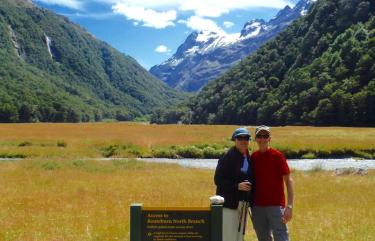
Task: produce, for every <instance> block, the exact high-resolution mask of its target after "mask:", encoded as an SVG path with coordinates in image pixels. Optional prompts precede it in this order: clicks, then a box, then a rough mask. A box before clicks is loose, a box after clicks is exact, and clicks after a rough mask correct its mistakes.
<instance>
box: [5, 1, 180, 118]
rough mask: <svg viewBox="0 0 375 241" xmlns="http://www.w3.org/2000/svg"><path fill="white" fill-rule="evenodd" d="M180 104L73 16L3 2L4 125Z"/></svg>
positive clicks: (130, 114)
mask: <svg viewBox="0 0 375 241" xmlns="http://www.w3.org/2000/svg"><path fill="white" fill-rule="evenodd" d="M181 99H182V97H181V95H180V94H179V93H177V92H176V91H175V90H173V89H171V88H169V87H168V86H167V85H166V84H164V83H163V82H162V81H160V80H158V79H156V78H155V77H153V76H152V75H151V74H149V73H148V72H147V71H146V70H145V69H143V68H142V67H141V66H140V65H139V64H138V63H137V62H136V61H135V60H134V59H133V58H131V57H129V56H126V55H124V54H122V53H120V52H118V51H117V50H115V49H114V48H112V47H110V46H109V45H108V44H106V43H104V42H102V41H99V40H97V39H96V38H95V37H94V36H92V35H91V34H89V33H88V32H87V31H86V30H84V29H83V28H81V27H79V26H78V25H76V24H73V23H72V22H70V21H69V20H68V19H67V18H65V17H63V16H59V15H56V14H54V13H52V12H50V11H47V10H45V9H42V8H39V7H37V6H36V5H34V4H33V3H32V2H31V1H27V0H1V1H0V122H39V121H40V122H81V121H100V120H102V119H105V118H110V119H117V120H133V119H135V118H142V117H144V116H145V115H147V114H150V113H151V111H152V110H153V109H154V108H162V107H166V106H169V105H170V104H172V103H175V102H176V101H180V100H181Z"/></svg>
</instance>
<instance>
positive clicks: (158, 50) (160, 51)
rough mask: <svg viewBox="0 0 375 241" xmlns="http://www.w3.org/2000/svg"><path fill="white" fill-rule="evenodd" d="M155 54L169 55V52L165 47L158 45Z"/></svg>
mask: <svg viewBox="0 0 375 241" xmlns="http://www.w3.org/2000/svg"><path fill="white" fill-rule="evenodd" d="M155 52H157V53H170V52H171V50H170V49H169V48H168V47H167V46H165V45H159V46H158V47H157V48H156V49H155Z"/></svg>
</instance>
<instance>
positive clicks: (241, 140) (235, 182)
mask: <svg viewBox="0 0 375 241" xmlns="http://www.w3.org/2000/svg"><path fill="white" fill-rule="evenodd" d="M232 140H233V141H234V144H235V145H234V147H232V148H231V149H229V150H228V152H227V153H226V154H225V155H224V156H223V157H222V158H220V159H219V161H218V164H217V167H216V171H215V177H214V179H215V184H216V186H217V189H216V195H219V196H222V197H224V205H223V206H224V208H223V241H243V239H244V234H245V230H246V223H247V220H248V210H249V206H250V205H251V199H252V195H251V194H252V190H253V188H252V187H253V186H254V178H253V168H252V165H251V162H250V156H249V151H248V147H249V141H250V132H249V131H248V130H247V129H246V128H244V127H241V128H238V129H236V130H235V131H234V132H233V134H232Z"/></svg>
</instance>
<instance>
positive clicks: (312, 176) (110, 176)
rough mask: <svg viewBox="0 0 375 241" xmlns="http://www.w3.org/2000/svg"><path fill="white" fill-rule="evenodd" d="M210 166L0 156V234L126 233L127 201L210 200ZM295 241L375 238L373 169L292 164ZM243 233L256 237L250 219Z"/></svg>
mask: <svg viewBox="0 0 375 241" xmlns="http://www.w3.org/2000/svg"><path fill="white" fill-rule="evenodd" d="M213 174H214V171H213V170H200V169H193V168H183V167H180V166H177V165H168V164H151V163H142V162H136V161H131V160H130V161H119V160H116V161H101V162H100V161H89V160H85V161H82V160H61V159H50V160H39V159H29V160H22V161H17V162H12V161H7V162H0V183H1V185H0V197H1V198H0V207H1V208H0V240H1V241H3V240H4V241H5V240H6V241H8V240H12V241H13V240H22V241H35V240H64V241H70V240H72V241H76V240H80V241H85V240H100V241H105V240H108V241H109V240H111V241H112V240H129V205H130V204H131V203H134V202H137V203H138V202H142V203H143V204H144V205H145V206H190V207H191V206H202V207H205V206H208V205H209V201H208V198H209V197H210V196H211V195H213V194H214V192H215V186H214V184H213ZM293 177H294V180H295V192H296V198H295V208H294V218H293V220H292V221H291V223H290V225H289V228H290V233H291V238H292V240H298V241H309V240H311V241H327V240H335V241H340V240H342V241H350V240H352V241H365V240H366V241H370V240H375V229H374V227H375V211H374V210H373V208H374V203H375V192H373V191H370V190H373V187H374V186H375V172H374V171H371V172H370V173H369V174H368V175H367V176H356V175H344V176H334V175H332V173H330V172H323V171H311V172H299V171H294V173H293ZM248 231H249V232H248V234H247V236H246V240H247V241H252V240H256V239H255V236H254V232H253V231H252V228H251V226H250V225H249V228H248Z"/></svg>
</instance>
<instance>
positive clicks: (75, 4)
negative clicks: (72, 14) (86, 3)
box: [35, 0, 83, 9]
mask: <svg viewBox="0 0 375 241" xmlns="http://www.w3.org/2000/svg"><path fill="white" fill-rule="evenodd" d="M35 1H36V2H42V3H45V4H50V5H59V6H63V7H68V8H72V9H82V8H83V2H82V1H79V0H35Z"/></svg>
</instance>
